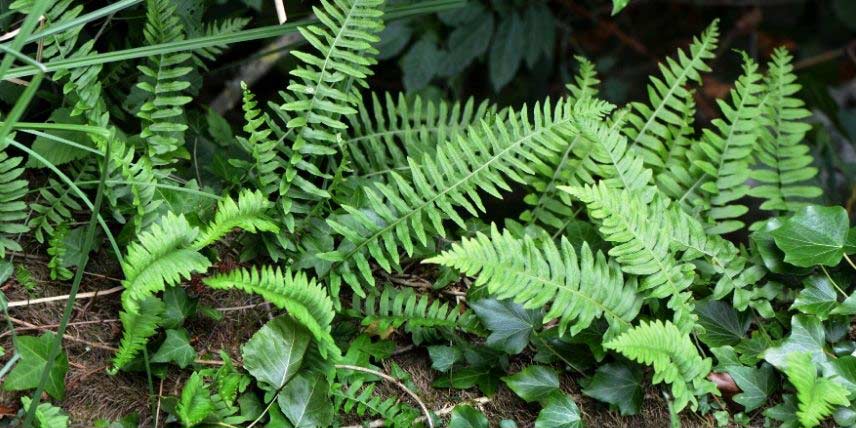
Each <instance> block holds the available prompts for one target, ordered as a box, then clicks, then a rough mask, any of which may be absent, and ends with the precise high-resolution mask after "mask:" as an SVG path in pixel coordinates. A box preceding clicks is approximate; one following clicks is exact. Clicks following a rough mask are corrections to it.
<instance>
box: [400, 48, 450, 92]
mask: <svg viewBox="0 0 856 428" xmlns="http://www.w3.org/2000/svg"><path fill="white" fill-rule="evenodd" d="M442 58H443V52H442V51H441V50H440V49H439V48H438V47H437V43H436V42H434V41H433V40H431V38H429V37H423V38H422V39H420V40H419V41H418V42H416V44H414V45H413V46H412V47H411V48H410V50H408V51H407V53H406V54H404V56H403V57H402V58H401V71H402V72H403V73H404V89H405V90H407V92H415V91H418V90H420V89H422V88H424V87H426V86H428V84H429V83H431V80H432V79H433V78H434V76H436V75H437V71H438V68H439V66H440V61H441V60H442Z"/></svg>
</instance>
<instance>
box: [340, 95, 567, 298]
mask: <svg viewBox="0 0 856 428" xmlns="http://www.w3.org/2000/svg"><path fill="white" fill-rule="evenodd" d="M570 107H571V106H570V105H569V102H567V101H560V102H558V103H556V104H553V103H550V102H549V101H547V102H545V103H544V104H543V105H536V106H535V108H534V114H531V115H530V113H529V112H528V109H526V108H524V110H522V111H521V112H509V113H508V117H507V118H506V119H504V120H497V121H496V122H495V123H494V124H490V125H489V124H487V123H484V122H482V125H481V126H480V127H475V126H474V127H471V128H470V129H469V130H468V131H467V133H466V135H465V136H464V135H459V136H457V137H456V138H454V139H453V140H450V141H448V142H446V143H445V144H442V145H441V146H440V147H438V148H437V153H436V154H435V155H434V156H428V155H423V156H422V158H421V159H419V160H415V159H412V158H410V159H408V164H409V165H410V168H411V171H410V176H409V177H408V178H405V177H403V176H402V175H400V174H397V173H395V172H391V173H390V174H389V183H388V184H387V183H383V182H378V183H375V184H374V186H370V187H366V188H365V194H366V200H367V207H366V208H365V209H358V208H355V207H351V206H347V205H345V206H343V208H344V209H345V210H346V211H347V214H348V215H346V216H340V217H338V218H332V219H329V220H328V223H329V224H330V227H331V228H333V230H334V231H335V232H336V233H337V234H339V235H341V236H342V237H343V238H344V239H343V241H342V243H341V244H340V245H339V248H338V249H337V250H336V251H335V252H333V253H329V254H327V258H328V259H331V260H334V261H336V262H338V265H337V266H336V267H335V268H334V269H335V270H334V271H333V272H332V276H331V281H332V285H333V287H334V290H335V289H336V287H338V283H339V282H340V281H341V280H344V281H345V282H346V283H348V284H349V285H350V286H351V287H352V288H353V289H354V291H355V292H357V294H361V295H362V293H363V291H362V286H361V280H360V277H362V280H364V281H366V282H367V283H369V284H370V285H372V286H373V285H374V278H373V277H372V273H371V268H370V266H369V262H368V258H367V257H366V253H368V255H370V256H371V257H372V258H373V259H374V260H375V261H376V262H377V263H378V264H379V265H380V266H381V267H382V268H383V269H385V270H387V271H390V270H391V269H392V266H393V265H397V264H398V261H399V253H398V251H399V246H401V247H403V248H404V251H405V252H406V253H407V254H413V250H414V242H417V243H419V244H421V245H426V244H427V243H428V236H429V231H430V233H431V234H438V235H440V236H445V235H446V229H445V227H444V226H443V220H444V219H447V218H448V219H452V220H453V221H454V222H455V224H457V225H459V226H460V227H463V226H464V220H463V218H461V216H460V214H459V213H458V212H457V211H456V209H455V207H461V208H463V209H464V210H465V211H466V212H468V213H470V214H472V215H478V213H479V212H480V211H484V206H483V204H482V199H481V198H482V197H481V196H480V195H479V194H478V193H477V192H478V191H484V192H486V193H487V194H489V195H491V196H494V197H498V198H499V197H501V193H500V192H501V191H509V190H511V187H510V186H509V183H508V181H509V180H510V181H514V182H518V183H524V182H525V181H526V180H525V179H524V177H526V176H529V175H532V174H533V173H534V172H535V170H536V169H537V168H541V167H544V161H543V159H542V158H541V157H540V155H542V154H544V153H550V152H553V153H555V152H559V151H561V150H562V149H564V147H565V145H566V144H567V142H568V140H569V139H570V137H571V131H572V129H571V127H570V117H571V108H570ZM355 271H358V272H359V276H358V274H357V273H356V272H355Z"/></svg>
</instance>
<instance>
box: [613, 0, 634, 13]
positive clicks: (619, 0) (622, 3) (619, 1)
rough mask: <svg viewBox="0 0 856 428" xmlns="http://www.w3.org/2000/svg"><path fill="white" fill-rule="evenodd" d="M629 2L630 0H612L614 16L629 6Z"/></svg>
mask: <svg viewBox="0 0 856 428" xmlns="http://www.w3.org/2000/svg"><path fill="white" fill-rule="evenodd" d="M629 3H630V0H612V16H615V15H617V14H618V12H621V10H622V9H624V8H625V7H627V5H628V4H629Z"/></svg>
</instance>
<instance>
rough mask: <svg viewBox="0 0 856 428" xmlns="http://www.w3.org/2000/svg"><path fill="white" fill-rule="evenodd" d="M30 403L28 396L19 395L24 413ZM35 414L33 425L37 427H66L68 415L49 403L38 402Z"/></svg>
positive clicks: (28, 408)
mask: <svg viewBox="0 0 856 428" xmlns="http://www.w3.org/2000/svg"><path fill="white" fill-rule="evenodd" d="M31 403H32V399H31V398H30V397H21V409H23V410H24V412H25V413H26V412H28V411H29V410H30V404H31ZM35 415H36V416H35V420H36V423H35V425H33V426H36V427H38V428H68V415H67V414H65V412H63V410H62V408H60V407H57V406H54V405H53V404H51V403H39V406H38V407H36V412H35Z"/></svg>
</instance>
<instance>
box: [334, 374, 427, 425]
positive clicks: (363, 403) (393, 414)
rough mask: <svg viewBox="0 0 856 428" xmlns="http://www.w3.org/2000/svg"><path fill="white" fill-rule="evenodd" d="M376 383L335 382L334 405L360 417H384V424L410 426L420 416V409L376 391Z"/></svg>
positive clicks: (360, 381)
mask: <svg viewBox="0 0 856 428" xmlns="http://www.w3.org/2000/svg"><path fill="white" fill-rule="evenodd" d="M375 385H376V384H374V383H370V384H366V383H365V382H363V381H362V380H359V381H356V382H352V383H351V384H349V385H342V384H334V385H332V387H331V388H330V394H331V395H332V397H333V405H334V407H335V408H336V410H337V411H338V412H343V413H353V414H356V415H357V416H359V417H361V418H362V417H365V416H367V415H372V416H375V417H379V418H383V420H384V423H385V424H384V426H389V427H393V428H409V427H412V426H414V421H415V419H416V417H417V416H419V411H418V410H416V409H415V408H413V407H411V406H408V405H406V404H403V403H400V402H398V400H396V399H395V398H393V397H386V398H384V397H383V396H382V395H381V394H378V393H375Z"/></svg>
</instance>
